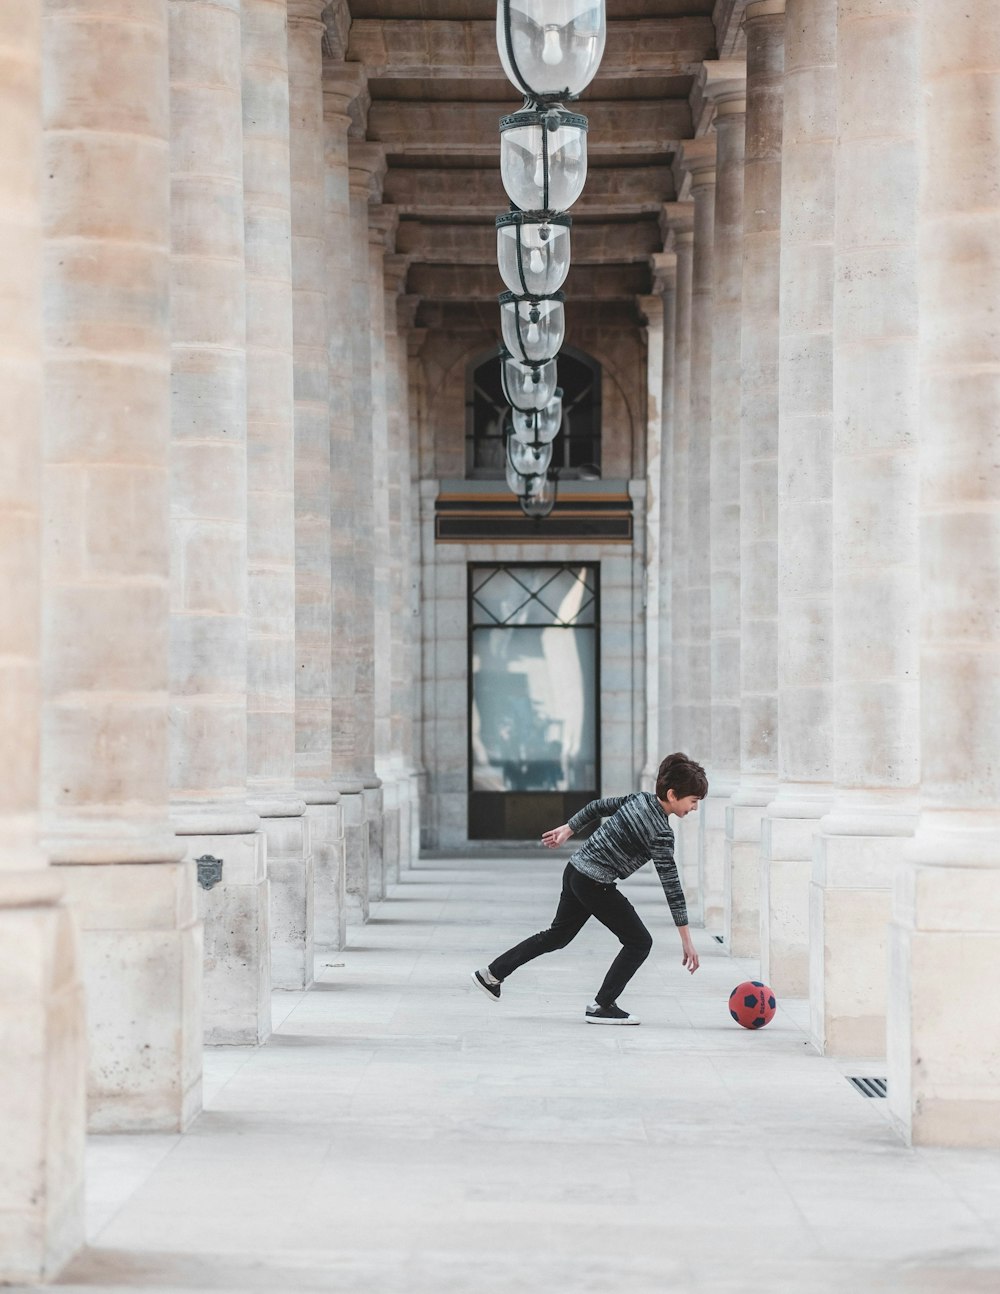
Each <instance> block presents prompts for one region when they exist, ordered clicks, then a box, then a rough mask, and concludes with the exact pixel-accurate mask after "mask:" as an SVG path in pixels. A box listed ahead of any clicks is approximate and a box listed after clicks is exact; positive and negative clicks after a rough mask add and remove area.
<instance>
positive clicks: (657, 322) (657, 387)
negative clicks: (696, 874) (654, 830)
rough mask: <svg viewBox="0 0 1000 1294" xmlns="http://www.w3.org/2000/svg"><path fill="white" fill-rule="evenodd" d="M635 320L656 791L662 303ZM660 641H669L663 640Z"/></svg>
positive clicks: (644, 301)
mask: <svg viewBox="0 0 1000 1294" xmlns="http://www.w3.org/2000/svg"><path fill="white" fill-rule="evenodd" d="M636 306H637V307H638V310H639V317H640V319H641V320H643V321H644V322H645V325H646V326H645V328H644V329H643V332H644V333H645V342H646V453H645V458H646V482H645V485H646V526H645V535H646V547H645V551H644V554H643V567H644V571H643V574H644V579H643V597H642V605H643V609H644V616H645V652H646V658H645V659H646V669H645V684H646V686H645V691H646V707H645V718H646V725H645V727H646V755H645V761H644V765H643V770H642V786H643V788H644V789H645V790H647V791H652V790H654V789H655V787H656V770H657V768H658V767H659V763H660V760H661V759H662V758H663V756H662V754H661V753H660V748H659V728H660V705H661V697H660V687H659V683H660V653H661V647H660V642H661V639H660V616H659V611H660V597H659V590H660V584H661V580H662V578H663V576H662V572H661V567H660V558H661V547H662V525H663V520H664V514H663V496H662V494H661V493H660V491H661V488H662V476H663V472H662V467H661V464H662V457H661V455H662V450H663V440H664V430H665V419H664V416H663V298H662V296H660V295H659V294H658V293H657V294H654V295H652V296H642V297H636ZM664 641H669V640H668V639H664Z"/></svg>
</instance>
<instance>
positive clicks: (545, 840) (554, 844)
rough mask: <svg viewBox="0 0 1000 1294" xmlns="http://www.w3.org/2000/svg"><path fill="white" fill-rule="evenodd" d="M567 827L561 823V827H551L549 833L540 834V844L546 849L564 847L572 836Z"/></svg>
mask: <svg viewBox="0 0 1000 1294" xmlns="http://www.w3.org/2000/svg"><path fill="white" fill-rule="evenodd" d="M572 834H573V833H572V831H570V829H569V826H568V825H567V824H566V823H563V825H562V826H561V827H553V828H552V830H551V831H545V832H543V833H542V844H543V845H544V846H545V848H546V849H558V848H559V846H560V845H565V843H566V841H567V840H569V838H570V836H571V835H572Z"/></svg>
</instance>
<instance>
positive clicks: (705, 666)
mask: <svg viewBox="0 0 1000 1294" xmlns="http://www.w3.org/2000/svg"><path fill="white" fill-rule="evenodd" d="M682 166H683V167H684V169H685V170H686V171H687V172H688V173H689V174H690V176H691V196H692V198H693V200H694V260H693V263H692V267H691V437H690V449H689V453H688V623H689V626H690V655H689V658H688V670H687V677H688V688H689V691H690V696H691V719H692V723H691V731H690V737H689V740H688V742H687V745H686V746H685V748H684V749H685V750H686V752H687V753H688V754H689V755H691V757H692V758H693V759H696V760H698V761H699V762H701V763H705V764H711V740H712V709H711V683H712V670H711V630H712V621H711V602H710V598H711V591H710V583H711V580H710V574H709V565H710V563H709V549H710V536H711V524H710V503H709V500H710V494H709V484H710V481H709V473H710V463H711V449H712V338H713V323H714V315H715V304H714V303H715V281H714V270H713V266H712V257H713V252H714V244H715V138H714V136H712V135H703V136H702V137H701V138H699V139H693V140H689V141H688V142H686V143H685V144H684V150H683V161H682ZM675 831H677V833H678V834H679V835H680V836H681V838H682V841H683V843H682V847H681V849H682V855H683V857H684V860H685V867H686V874H685V878H684V890H685V894H686V895H687V901H688V912H689V914H690V915H691V919H692V920H693V921H694V922H695V924H698V925H700V924H701V923H702V920H703V911H704V902H703V885H702V876H703V874H704V851H705V835H704V819H703V818H702V815H701V813H700V812H699V813H694V814H689V815H688V816H687V817H686V818H682V819H681V821H680V822H679V823H678V825H677V827H676V828H675Z"/></svg>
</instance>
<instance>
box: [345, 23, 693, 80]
mask: <svg viewBox="0 0 1000 1294" xmlns="http://www.w3.org/2000/svg"><path fill="white" fill-rule="evenodd" d="M714 55H715V26H714V24H713V22H712V20H711V19H710V18H644V19H634V20H631V21H620V22H609V23H608V40H607V45H606V47H605V50H604V57H603V59H602V60H601V70H600V76H601V77H602V78H603V77H607V76H614V77H625V78H628V79H634V78H637V77H644V76H645V77H649V76H654V77H667V76H682V75H693V74H694V72H695V70H696V69H697V65H698V64H699V63H700V62H701V61H702V60H703V59H706V58H712V57H714ZM347 57H348V60H349V61H350V62H356V63H363V64H364V65H365V68H366V70H367V72H368V75H369V76H370V77H382V78H389V77H393V78H395V77H399V78H408V79H412V78H420V79H423V78H436V79H443V78H448V79H452V80H455V79H465V80H478V79H487V78H490V79H493V78H496V77H497V76H499V75H501V69H500V59H499V57H498V55H497V43H496V24H495V23H494V22H492V21H485V22H482V21H466V22H444V21H434V20H431V19H407V20H402V21H399V20H396V21H394V20H391V19H383V20H378V19H364V18H362V19H358V20H356V21H355V22H354V23H352V25H351V39H350V45H349V47H348V52H347Z"/></svg>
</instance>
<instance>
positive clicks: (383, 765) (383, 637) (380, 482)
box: [368, 205, 399, 902]
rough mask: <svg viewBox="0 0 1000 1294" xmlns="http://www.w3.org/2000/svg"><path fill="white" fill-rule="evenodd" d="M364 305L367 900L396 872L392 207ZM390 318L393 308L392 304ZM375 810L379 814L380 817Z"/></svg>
mask: <svg viewBox="0 0 1000 1294" xmlns="http://www.w3.org/2000/svg"><path fill="white" fill-rule="evenodd" d="M368 220H369V225H368V244H369V247H368V266H369V275H370V277H369V281H368V302H369V311H370V320H371V356H372V366H371V416H372V443H371V453H372V506H373V515H374V520H375V526H374V533H373V540H374V549H373V566H372V613H373V632H374V646H375V659H374V662H373V666H374V675H373V677H374V719H375V775H376V777H377V778H378V779H379V781H380V783H381V786H380V787H379V788H376V789H377V790H378V791H379V792H380V793H381V804H380V805H379V806H378V809H376V813H377V814H378V817H377V818H373V817H371V816H370V817H369V837H368V850H369V853H368V859H369V865H368V897H369V900H370V901H373V902H374V901H377V900H379V899H382V898H384V897H385V886H386V876H387V873H389V872H390V871H391V870H392V868H393V864H394V863H395V867H396V872H397V874H398V870H399V790H398V787H397V775H398V770H397V768H396V761H395V759H394V756H393V746H392V566H393V557H392V552H391V549H390V528H391V521H390V515H391V504H390V476H391V465H390V458H389V408H388V381H389V375H388V368H389V364H388V355H387V351H386V300H385V256H386V251H389V252H390V253H391V252H392V250H393V248H394V247H395V243H396V226H397V225H398V223H399V217H398V216H397V214H396V211H395V208H394V207H389V206H384V205H377V206H373V207H370V208H369V212H368ZM393 315H395V303H394V304H393ZM379 810H380V812H379Z"/></svg>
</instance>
